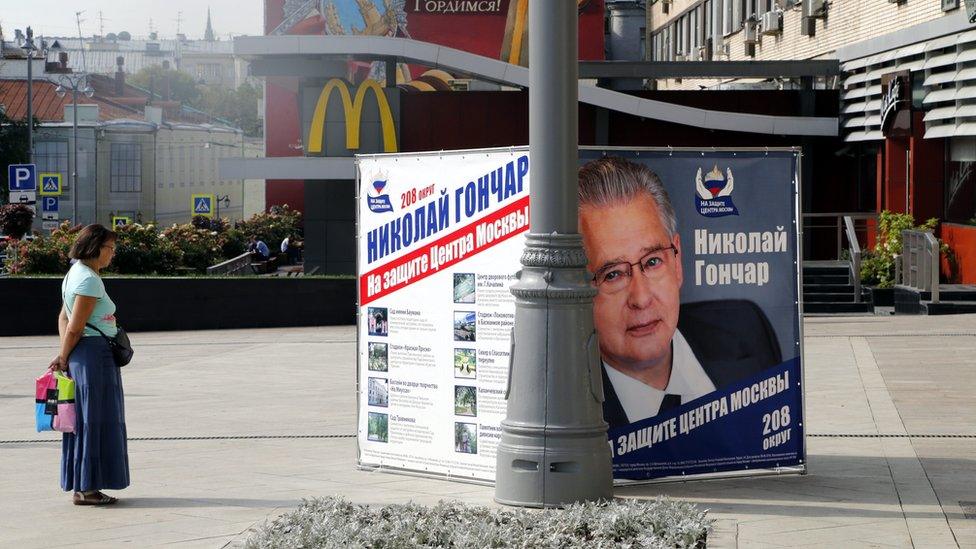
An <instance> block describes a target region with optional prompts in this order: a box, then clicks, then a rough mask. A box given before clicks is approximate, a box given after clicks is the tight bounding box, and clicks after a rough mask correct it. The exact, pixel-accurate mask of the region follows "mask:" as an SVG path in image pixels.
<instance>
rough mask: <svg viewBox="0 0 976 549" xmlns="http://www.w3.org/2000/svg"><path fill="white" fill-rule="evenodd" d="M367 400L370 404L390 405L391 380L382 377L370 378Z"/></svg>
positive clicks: (382, 406) (383, 406) (384, 406)
mask: <svg viewBox="0 0 976 549" xmlns="http://www.w3.org/2000/svg"><path fill="white" fill-rule="evenodd" d="M367 397H368V400H367V402H368V403H369V405H370V406H379V407H381V408H386V407H387V406H389V405H390V392H389V381H388V380H386V379H384V378H380V377H371V378H369V384H368V388H367Z"/></svg>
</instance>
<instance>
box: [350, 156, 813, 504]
mask: <svg viewBox="0 0 976 549" xmlns="http://www.w3.org/2000/svg"><path fill="white" fill-rule="evenodd" d="M528 150H529V146H528V145H518V146H509V147H481V148H475V149H442V150H437V151H416V152H393V153H373V154H357V155H355V164H356V178H355V183H354V184H355V186H356V187H355V193H354V205H353V206H354V208H355V211H356V219H355V240H356V242H355V244H356V250H357V253H356V281H357V283H356V362H355V368H356V469H357V470H360V471H369V472H373V471H379V472H385V473H391V474H398V475H405V476H415V477H421V478H431V479H438V480H447V481H452V482H462V483H465V484H475V485H480V486H494V484H495V483H494V482H492V481H487V480H483V479H478V478H471V477H461V476H458V475H450V474H444V473H434V472H429V471H419V470H414V469H405V468H400V467H394V466H389V465H377V464H364V463H363V461H362V447H361V445H360V440H359V435H360V433H359V425H360V420H361V415H362V407H361V406H360V399H361V394H360V384H361V381H362V380H361V379H360V377H361V376H360V374H361V370H360V357H359V345H360V340H359V339H360V329H361V325H360V323H361V322H362V315H361V311H360V303H361V295H360V285H359V274H360V273H359V253H358V250H359V244H360V240H361V235H360V232H359V228H360V219H359V200H360V184H361V180H360V170H359V165H360V161H361V160H363V159H369V158H385V157H396V158H423V157H431V156H443V155H445V154H457V153H468V154H477V153H493V152H506V151H508V152H510V153H515V152H522V151H524V152H528ZM578 150H579V151H605V152H617V151H619V152H633V153H637V154H638V155H640V153H641V152H653V153H662V152H667V153H673V152H683V153H688V152H698V153H706V152H724V153H737V152H747V153H757V152H765V153H767V154H768V153H770V152H776V153H792V154H793V155H794V156H795V168H794V174H793V181H792V183H793V217H794V219H793V225H794V227H795V229H794V230H795V234H796V255H795V256H794V258H793V259H794V261H793V264H794V274H795V276H796V284H797V287H796V290H797V294H796V295H797V302H796V306H797V313H798V314H797V337H798V338H799V342H798V346H799V353H800V354H799V359H800V406H801V409H802V417H803V419H804V420H806V418H807V400H806V397H805V395H806V358H805V357H806V352H805V348H804V340H803V274H802V273H803V223H802V222H801V220H802V219H803V218H802V204H803V202H802V197H803V195H802V188H803V186H802V173H803V171H802V161H803V148H802V147H800V146H792V147H790V146H780V147H633V146H618V145H614V146H601V145H580V146H579V147H578ZM802 427H803V431H802V437H801V441H802V443H801V446H802V452H801V455H800V458H801V459H800V464H799V465H791V466H786V467H775V468H768V467H767V468H757V469H743V470H737V471H721V472H717V473H699V474H693V475H680V476H668V477H661V478H654V479H646V480H632V479H613V485H614V487H622V486H639V485H645V484H665V483H672V482H687V481H689V480H696V481H697V480H721V479H734V478H746V477H763V476H778V475H791V474H799V475H806V474H807V473H808V472H809V469H808V466H807V465H808V460H807V430H806V425H802Z"/></svg>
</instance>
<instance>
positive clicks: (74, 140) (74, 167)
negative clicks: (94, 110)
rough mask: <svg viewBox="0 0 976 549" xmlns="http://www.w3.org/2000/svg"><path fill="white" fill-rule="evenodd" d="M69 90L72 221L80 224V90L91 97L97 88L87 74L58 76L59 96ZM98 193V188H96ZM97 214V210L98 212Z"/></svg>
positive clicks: (74, 223) (57, 91) (56, 90)
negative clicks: (94, 87) (90, 81)
mask: <svg viewBox="0 0 976 549" xmlns="http://www.w3.org/2000/svg"><path fill="white" fill-rule="evenodd" d="M67 90H71V103H72V107H71V108H72V116H71V148H72V152H71V159H70V162H69V165H70V168H71V223H72V224H73V225H77V224H78V194H79V193H78V92H79V91H80V92H81V93H83V94H85V97H88V98H89V99H90V98H91V97H92V96H93V95H95V90H93V89H92V88H91V86H89V85H88V75H87V74H62V75H61V76H59V77H58V87H57V89H55V90H54V91H55V93H57V94H58V97H64V96H65V94H66V93H67ZM95 193H96V194H97V193H98V189H95ZM96 215H97V212H96Z"/></svg>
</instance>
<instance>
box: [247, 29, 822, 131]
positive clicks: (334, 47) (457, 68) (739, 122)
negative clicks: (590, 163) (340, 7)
mask: <svg viewBox="0 0 976 549" xmlns="http://www.w3.org/2000/svg"><path fill="white" fill-rule="evenodd" d="M234 53H235V54H236V55H239V56H242V57H244V58H246V59H249V60H251V61H252V62H253V63H254V66H255V73H258V74H261V73H262V72H263V71H262V69H267V70H268V71H270V72H268V74H263V75H265V76H276V75H277V76H286V75H294V76H298V75H309V76H311V75H321V72H322V71H323V70H324V68H325V67H324V66H323V63H322V60H323V59H324V58H334V59H337V60H338V59H358V60H387V61H388V60H396V61H398V62H405V63H416V64H418V65H424V66H429V67H434V68H440V69H443V70H446V71H448V72H453V73H462V74H465V75H468V76H470V77H472V78H474V79H477V80H483V81H487V82H494V83H498V84H502V85H506V86H517V87H528V85H529V69H527V68H525V67H521V66H518V65H513V64H510V63H506V62H504V61H499V60H496V59H491V58H488V57H484V56H481V55H476V54H473V53H469V52H465V51H462V50H458V49H454V48H449V47H446V46H439V45H437V44H431V43H428V42H420V41H417V40H411V39H407V38H389V37H382V36H247V37H240V38H236V39H235V40H234ZM579 100H580V101H581V102H583V103H587V104H590V105H595V106H597V107H603V108H606V109H609V110H613V111H618V112H622V113H626V114H630V115H633V116H639V117H642V118H650V119H654V120H660V121H662V122H671V123H675V124H683V125H686V126H695V127H699V128H707V129H710V130H725V131H735V132H746V133H761V134H770V135H798V136H836V135H838V119H837V118H834V117H812V116H771V115H764V114H746V113H739V112H727V111H713V110H708V109H699V108H695V107H687V106H684V105H677V104H674V103H667V102H664V101H656V100H653V99H643V98H640V97H635V96H632V95H627V94H625V93H620V92H617V91H613V90H608V89H604V88H599V87H596V86H592V85H588V84H583V83H581V84H580V85H579Z"/></svg>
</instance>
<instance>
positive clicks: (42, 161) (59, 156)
mask: <svg viewBox="0 0 976 549" xmlns="http://www.w3.org/2000/svg"><path fill="white" fill-rule="evenodd" d="M34 164H36V165H37V173H59V174H61V187H62V188H64V189H67V188H68V187H69V186H70V185H69V183H70V182H71V181H70V179H71V178H70V177H69V176H70V173H69V172H68V142H67V141H37V142H35V143H34Z"/></svg>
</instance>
